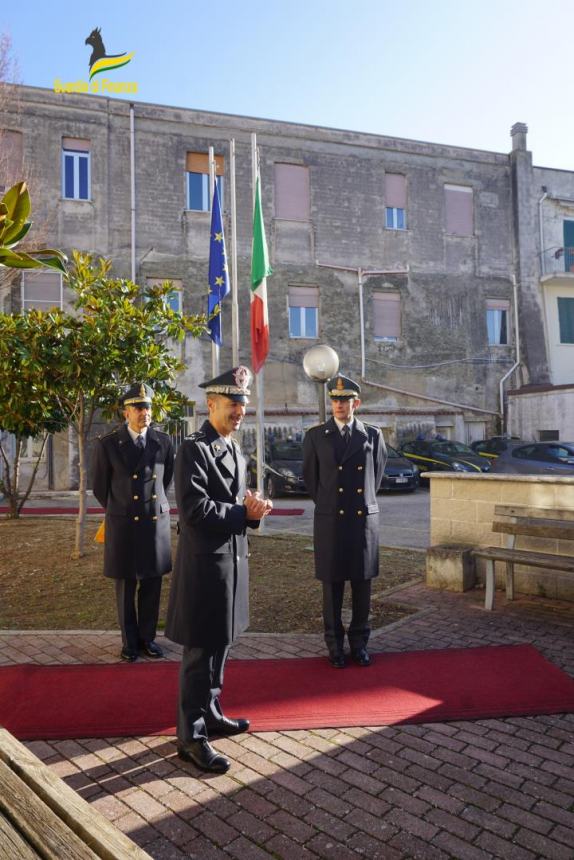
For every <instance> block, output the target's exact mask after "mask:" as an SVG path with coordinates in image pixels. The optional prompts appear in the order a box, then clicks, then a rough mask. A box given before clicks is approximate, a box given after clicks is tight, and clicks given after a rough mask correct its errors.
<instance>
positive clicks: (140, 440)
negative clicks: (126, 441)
mask: <svg viewBox="0 0 574 860" xmlns="http://www.w3.org/2000/svg"><path fill="white" fill-rule="evenodd" d="M136 448H138V450H139V451H143V449H144V448H145V443H144V438H143V436H138V438H137V439H136Z"/></svg>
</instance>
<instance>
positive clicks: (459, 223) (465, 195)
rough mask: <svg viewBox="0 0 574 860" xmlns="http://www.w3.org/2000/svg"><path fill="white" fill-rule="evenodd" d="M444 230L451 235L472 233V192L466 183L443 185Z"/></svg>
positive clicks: (469, 234)
mask: <svg viewBox="0 0 574 860" xmlns="http://www.w3.org/2000/svg"><path fill="white" fill-rule="evenodd" d="M444 196H445V212H446V232H447V233H451V234H452V235H453V236H472V235H473V233H474V214H473V194H472V188H469V187H468V185H445V186H444Z"/></svg>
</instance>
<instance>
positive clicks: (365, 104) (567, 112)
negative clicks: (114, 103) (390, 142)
mask: <svg viewBox="0 0 574 860" xmlns="http://www.w3.org/2000/svg"><path fill="white" fill-rule="evenodd" d="M6 5H7V4H4V8H3V9H2V12H1V13H0V32H8V33H9V34H10V35H11V37H12V42H13V50H14V54H15V56H16V58H17V60H18V63H19V67H20V79H21V81H22V83H26V84H31V85H34V86H41V87H48V88H52V87H53V86H54V81H55V79H56V78H61V79H62V80H66V81H75V80H78V79H84V80H87V77H88V74H87V73H88V59H89V56H90V48H89V47H88V46H87V45H85V44H84V40H85V38H86V36H87V35H88V34H89V32H90V31H91V30H92V29H93V28H94V27H101V30H102V36H103V39H104V43H105V46H106V51H107V53H108V54H118V53H122V52H124V51H135V57H134V59H133V60H132V62H131V63H130V64H129V65H128V66H125V67H124V68H123V69H120V70H118V71H117V72H115V73H113V74H110V78H114V79H117V80H135V81H137V83H138V88H139V91H138V96H137V98H138V99H141V100H142V101H146V102H157V103H160V104H169V105H178V106H182V107H191V108H202V109H206V110H214V111H220V112H229V113H235V114H242V115H247V116H255V117H267V118H272V119H280V120H287V121H294V122H303V123H310V124H312V125H323V126H330V127H335V128H346V129H353V130H357V131H367V132H374V133H378V134H385V135H391V136H398V137H406V138H413V139H416V140H427V141H433V142H437V143H447V144H453V145H458V146H470V147H477V148H480V149H490V150H496V151H499V152H507V151H509V149H510V145H511V144H510V137H509V131H510V126H511V125H512V124H513V123H514V122H517V121H520V122H526V123H527V124H528V126H529V135H528V145H529V148H530V149H531V150H532V152H533V156H534V163H535V164H538V165H541V166H549V167H559V168H563V169H568V170H574V111H573V110H572V106H571V104H570V101H571V99H570V98H569V90H570V83H571V80H572V74H573V73H572V64H571V57H572V38H573V34H574V2H573V0H545V2H541V0H481V2H480V3H470V2H468V0H402V2H401V3H397V2H396V0H392V2H391V0H372V2H366V0H353V2H351V0H329V2H327V0H266V2H263V0H218V2H214V3H213V4H211V3H205V2H204V3H196V2H195V0H169V2H164V3H159V2H157V0H154V2H150V0H138V2H135V0H122V2H121V3H120V2H118V0H114V2H111V0H100V2H98V3H96V4H84V3H78V2H77V0H74V2H69V0H60V2H58V3H57V4H48V3H46V2H45V0H41V2H40V0H31V2H30V0H28V2H27V3H26V4H25V5H17V4H15V3H13V4H10V6H9V8H6Z"/></svg>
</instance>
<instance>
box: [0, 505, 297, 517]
mask: <svg viewBox="0 0 574 860" xmlns="http://www.w3.org/2000/svg"><path fill="white" fill-rule="evenodd" d="M7 513H8V508H7V507H6V505H4V506H2V505H0V514H7ZM20 513H21V514H22V515H26V514H27V515H28V516H31V517H38V516H42V515H44V514H52V515H55V514H67V515H68V516H76V514H77V513H78V509H77V508H63V507H54V506H52V507H49V506H46V507H42V508H26V507H24V508H22V510H21V512H20ZM87 513H88V514H103V513H104V509H103V508H88V509H87ZM304 513H305V509H304V508H273V510H272V511H271V514H270V516H272V517H300V516H302V515H303V514H304ZM170 514H172V515H173V516H176V515H177V508H171V509H170Z"/></svg>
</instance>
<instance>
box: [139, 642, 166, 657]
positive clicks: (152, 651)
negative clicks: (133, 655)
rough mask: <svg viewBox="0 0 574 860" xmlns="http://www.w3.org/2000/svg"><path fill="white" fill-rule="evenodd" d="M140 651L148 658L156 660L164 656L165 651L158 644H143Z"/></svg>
mask: <svg viewBox="0 0 574 860" xmlns="http://www.w3.org/2000/svg"><path fill="white" fill-rule="evenodd" d="M140 651H141V652H142V654H145V655H146V657H153V658H154V659H155V660H157V659H159V658H160V657H163V656H164V654H163V651H162V650H161V648H160V647H159V645H158V644H157V643H156V642H142V644H141V645H140Z"/></svg>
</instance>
